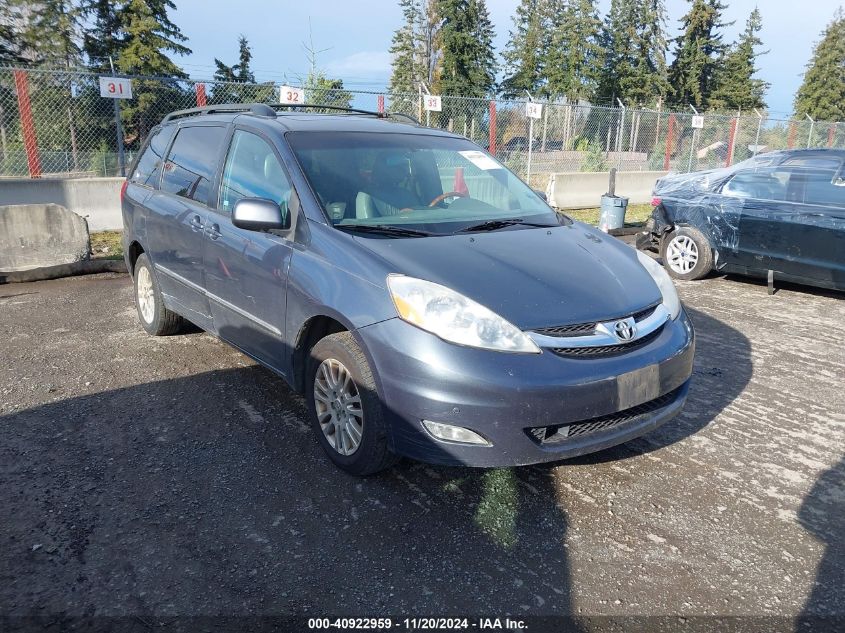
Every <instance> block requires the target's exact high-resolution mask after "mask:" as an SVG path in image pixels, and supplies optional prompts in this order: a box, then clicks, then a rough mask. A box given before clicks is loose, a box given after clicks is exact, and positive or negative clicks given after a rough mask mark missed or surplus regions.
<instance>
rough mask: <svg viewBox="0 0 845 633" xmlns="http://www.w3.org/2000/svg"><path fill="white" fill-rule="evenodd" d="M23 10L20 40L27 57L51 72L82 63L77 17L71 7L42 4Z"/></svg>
mask: <svg viewBox="0 0 845 633" xmlns="http://www.w3.org/2000/svg"><path fill="white" fill-rule="evenodd" d="M26 7H27V10H26V11H25V12H24V13H23V15H24V16H25V21H24V24H25V26H24V28H23V30H22V32H21V33H20V37H21V42H22V44H23V47H24V49H25V51H26V53H27V57H28V58H29V59H30V60H31V61H32V62H34V63H36V64H40V65H44V66H49V67H52V68H75V67H77V66H78V65H79V64H80V62H81V61H82V48H81V46H80V43H81V39H82V38H81V25H80V17H81V15H80V11H79V9H78V8H77V7H76V6H75V5H74V3H73V2H72V1H71V0H42V1H41V2H38V3H27V4H26ZM48 34H49V36H48Z"/></svg>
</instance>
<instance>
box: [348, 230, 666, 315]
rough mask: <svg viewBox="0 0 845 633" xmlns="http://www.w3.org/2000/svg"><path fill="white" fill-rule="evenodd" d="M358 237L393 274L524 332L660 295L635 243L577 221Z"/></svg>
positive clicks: (650, 301) (622, 311) (622, 310)
mask: <svg viewBox="0 0 845 633" xmlns="http://www.w3.org/2000/svg"><path fill="white" fill-rule="evenodd" d="M355 239H356V240H357V241H358V242H359V243H360V244H362V245H363V246H365V247H366V248H368V249H370V250H371V251H372V252H374V253H375V254H377V255H379V256H380V257H381V258H382V259H383V260H384V261H385V262H386V263H387V265H388V268H391V269H393V272H395V273H400V274H404V275H408V276H410V277H417V278H419V279H425V280H428V281H433V282H435V283H438V284H442V285H444V286H447V287H449V288H451V289H452V290H455V291H457V292H459V293H461V294H463V295H465V296H466V297H469V298H470V299H473V300H474V301H477V302H478V303H480V304H482V305H484V306H486V307H488V308H490V309H491V310H493V311H494V312H496V313H497V314H499V315H500V316H502V317H504V318H505V319H507V320H508V321H510V322H511V323H513V324H514V325H516V326H517V327H519V328H521V329H523V330H528V329H534V328H539V327H551V326H556V325H566V324H572V323H586V322H591V321H600V320H609V319H613V318H617V317H622V316H627V315H630V314H633V313H635V312H637V311H639V310H641V309H643V308H646V307H648V306H651V305H654V304H656V303H659V302H660V301H661V298H662V297H661V295H660V291H659V290H658V288H657V285H656V284H655V283H654V281H653V280H652V278H651V275H649V273H648V272H646V270H645V268H643V266H642V265H641V264H640V263H639V262H638V261H637V256H636V252H635V251H634V250H633V249H632V248H630V247H629V246H627V245H625V244H623V243H622V242H620V241H619V240H617V239H615V238H613V237H609V236H607V235H606V234H604V233H601V232H600V231H598V230H596V229H594V228H592V227H589V226H587V225H585V224H581V223H579V222H576V223H574V224H572V225H569V226H560V227H553V228H548V229H547V228H532V229H524V228H516V229H506V230H500V231H495V232H489V233H472V234H461V235H450V236H442V237H423V238H405V239H380V238H372V237H362V236H356V237H355Z"/></svg>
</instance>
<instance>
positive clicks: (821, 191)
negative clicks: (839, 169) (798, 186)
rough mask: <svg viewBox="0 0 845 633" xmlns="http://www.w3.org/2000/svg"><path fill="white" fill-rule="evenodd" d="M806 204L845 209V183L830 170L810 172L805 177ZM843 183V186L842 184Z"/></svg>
mask: <svg viewBox="0 0 845 633" xmlns="http://www.w3.org/2000/svg"><path fill="white" fill-rule="evenodd" d="M805 178H806V183H805V185H804V187H805V188H804V202H805V203H806V204H815V205H819V206H824V207H836V208H838V209H843V208H845V182H841V179H838V178H837V177H836V172H834V171H833V170H830V169H824V170H822V169H819V170H812V171H808V173H807V175H806V176H805ZM840 182H841V184H840Z"/></svg>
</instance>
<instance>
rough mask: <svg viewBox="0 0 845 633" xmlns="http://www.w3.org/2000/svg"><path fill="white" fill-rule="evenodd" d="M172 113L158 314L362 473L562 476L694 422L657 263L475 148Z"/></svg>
mask: <svg viewBox="0 0 845 633" xmlns="http://www.w3.org/2000/svg"><path fill="white" fill-rule="evenodd" d="M321 111H322V112H323V113H314V112H304V111H292V110H283V109H282V108H279V107H271V106H268V105H264V104H251V105H250V104H247V105H230V106H211V107H206V108H197V109H192V110H185V111H180V112H174V113H172V114H170V115H168V116H167V117H166V118H165V119H164V121H163V122H162V124H161V125H160V126H158V127H156V128H155V129H154V130H152V132H151V133H150V134H149V138H148V139H147V141H146V143H145V145H144V147H143V149H142V151H141V152H140V154H139V157H138V158H137V159H136V162H135V163H134V164H133V166H132V168H131V173H130V176H129V178H128V179H127V182H126V183H125V185H124V188H123V191H122V194H121V198H122V207H123V220H124V228H125V231H124V242H125V243H124V246H125V253H126V262H127V265H128V267H129V270H130V271H131V273H132V275H133V278H134V282H135V298H136V304H137V310H138V316H139V319H140V322H141V325H142V326H143V327H144V329H145V330H146V331H147V332H149V333H150V334H153V335H166V334H173V333H176V332H178V331H179V329H180V328H181V326H182V325H183V324H184V322H185V321H189V322H191V323H193V324H195V325H197V326H199V327H200V328H202V329H204V330H207V331H208V332H211V333H213V334H215V335H216V336H218V337H220V338H221V339H223V340H225V341H226V342H228V343H230V344H231V345H233V346H235V347H236V348H237V349H239V350H241V351H242V352H243V353H244V354H247V355H248V356H250V357H252V358H254V359H255V360H256V361H258V362H259V363H261V364H262V365H264V366H265V367H267V368H268V369H270V370H272V371H273V372H275V373H277V374H279V375H280V376H281V377H283V378H284V379H285V380H286V381H287V382H288V383H289V384H290V385H291V386H292V387H293V388H294V389H295V390H297V391H298V392H300V393H302V394H304V396H305V398H306V401H307V404H308V409H309V412H310V417H311V423H312V426H313V428H314V431H315V435H316V437H317V439H318V441H319V442H320V444H321V445H322V446H323V448H324V449H325V452H326V454H327V455H328V456H329V458H330V459H331V460H332V461H333V462H334V463H335V464H336V465H337V466H339V467H340V468H342V469H343V470H345V471H347V472H349V473H353V474H357V475H365V474H369V473H374V472H377V471H379V470H381V469H383V468H385V467H387V466H389V465H390V464H392V463H393V462H394V461H395V459H396V458H397V457H398V456H407V457H411V458H414V459H418V460H423V461H426V462H432V463H438V464H449V465H468V466H487V467H491V466H516V465H523V464H533V463H539V462H549V461H556V460H561V459H564V458H567V457H573V456H577V455H581V454H584V453H589V452H592V451H597V450H601V449H603V448H606V447H609V446H613V445H616V444H619V443H622V442H625V441H627V440H630V439H632V438H635V437H637V436H640V435H642V434H644V433H646V432H648V431H650V430H652V429H654V428H656V427H657V426H659V425H660V424H662V423H664V422H666V421H667V420H669V419H671V418H673V417H674V416H676V415H677V414H678V413H679V412H680V411H681V408H682V407H683V405H684V402H685V399H686V396H687V391H688V389H689V384H690V376H691V373H692V363H693V354H694V334H693V328H692V325H691V323H690V321H689V319H688V317H687V315H686V313H685V311H684V308H683V306H682V305H681V303H680V301H679V299H678V295H677V293H676V291H675V288H674V286H673V284H672V281H671V280H670V278H669V276H668V275H667V274H666V272H665V271H664V270H663V268H662V267H661V266H660V265H658V264H657V263H656V262H655V261H654V260H652V259H651V258H650V257H648V256H647V255H644V254H642V253H639V252H637V251H636V250H635V249H633V248H630V247H629V246H627V245H625V244H623V243H622V242H620V241H617V240H616V239H614V238H612V237H609V236H607V235H605V234H604V233H601V232H600V231H598V230H596V229H594V228H592V227H590V226H587V225H585V224H581V223H578V222H573V221H572V220H570V219H569V218H567V217H566V216H563V215H560V214H558V213H556V212H555V211H554V210H553V209H551V208H550V207H549V206H548V205H547V204H546V202H545V200H544V199H543V198H542V195H541V194H538V193H537V192H535V191H533V190H531V189H530V188H529V187H528V186H527V185H526V184H525V183H523V182H522V181H521V180H520V179H519V178H517V177H516V176H515V175H514V174H513V173H511V172H510V171H509V170H508V169H506V168H505V167H504V166H503V165H502V164H501V163H499V162H498V161H497V160H496V159H495V158H494V157H492V156H491V155H489V154H488V153H486V152H485V151H484V150H482V149H481V148H480V147H478V146H477V145H475V144H474V143H472V142H470V141H469V140H467V139H465V138H463V137H460V136H457V135H455V134H451V133H448V132H445V131H441V130H434V129H429V128H425V127H421V126H420V125H418V124H416V123H414V122H407V121H403V120H399V119H398V118H397V117H395V116H391V115H385V114H381V113H372V112H363V111H354V110H348V111H343V112H332V113H328V114H327V113H325V111H326V110H325V109H321Z"/></svg>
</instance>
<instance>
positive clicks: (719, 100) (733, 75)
mask: <svg viewBox="0 0 845 633" xmlns="http://www.w3.org/2000/svg"><path fill="white" fill-rule="evenodd" d="M762 27H763V23H762V19H761V17H760V11H758V10H757V8H756V7H755V8H754V10H753V11H752V12H751V15H749V16H748V21H747V22H746V24H745V30H744V31H743V32H742V33H741V34H740V36H739V39H738V40H737V41H736V42H734V44H733V45H732V46H731V48H730V49H729V50H728V52H727V54H726V55H725V56H724V58H723V59H722V60H721V63H720V64H719V67H718V69H717V71H716V76H715V80H714V84H715V87H714V90H713V94H712V95H711V96H710V103H709V106H710V107H711V108H714V109H722V110H750V109H752V108H765V107H766V103H765V101H764V100H763V96H764V95H765V93H766V89H767V88H768V84H767V83H766V82H765V81H763V80H762V79H755V78H754V75H755V74H756V73H757V66H756V60H757V58H758V57H759V56H760V55H763V54H765V53H758V52H757V51H756V49H757V48H758V47H759V46H760V45H761V44H762V43H763V42H762V41H761V40H760V38H759V37H758V36H757V33H759V32H760V29H761V28H762Z"/></svg>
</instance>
